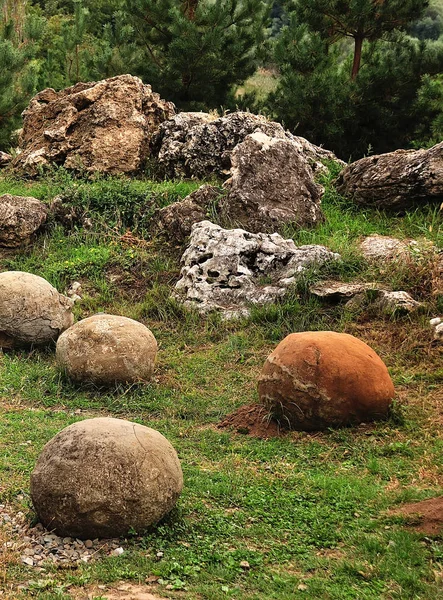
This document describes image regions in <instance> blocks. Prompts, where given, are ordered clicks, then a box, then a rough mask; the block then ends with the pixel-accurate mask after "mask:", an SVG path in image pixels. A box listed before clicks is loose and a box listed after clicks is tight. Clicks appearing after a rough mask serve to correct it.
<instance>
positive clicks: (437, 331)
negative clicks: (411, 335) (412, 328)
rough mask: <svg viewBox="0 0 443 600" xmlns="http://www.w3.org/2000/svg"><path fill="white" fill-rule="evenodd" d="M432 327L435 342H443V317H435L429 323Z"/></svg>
mask: <svg viewBox="0 0 443 600" xmlns="http://www.w3.org/2000/svg"><path fill="white" fill-rule="evenodd" d="M429 325H430V326H431V330H432V336H433V340H434V341H436V342H443V317H435V318H434V319H431V320H430V321H429Z"/></svg>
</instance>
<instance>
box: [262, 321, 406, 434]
mask: <svg viewBox="0 0 443 600" xmlns="http://www.w3.org/2000/svg"><path fill="white" fill-rule="evenodd" d="M258 392H259V396H260V400H261V402H262V403H263V404H265V406H267V407H268V408H269V410H270V412H271V413H272V414H273V415H274V416H275V417H277V418H278V419H280V420H281V422H282V424H284V423H286V424H287V425H288V426H289V427H290V428H291V429H297V430H304V431H311V430H317V429H325V428H327V427H332V426H339V425H347V424H355V423H361V422H364V421H370V420H374V419H379V418H383V417H385V416H386V415H387V412H388V408H389V406H390V404H391V401H392V399H393V397H394V386H393V383H392V381H391V378H390V376H389V373H388V370H387V368H386V366H385V364H384V363H383V361H382V360H381V359H380V357H379V356H378V355H377V354H376V353H375V352H374V351H373V350H372V348H370V347H369V346H368V345H367V344H365V343H364V342H362V341H361V340H358V339H357V338H355V337H354V336H352V335H348V334H346V333H334V332H332V331H313V332H303V333H292V334H291V335H288V336H287V337H286V338H285V339H284V340H283V341H282V342H280V344H279V345H278V346H277V347H276V349H275V350H274V352H272V353H271V354H270V355H269V356H268V358H267V360H266V362H265V365H264V367H263V370H262V372H261V375H260V378H259V383H258Z"/></svg>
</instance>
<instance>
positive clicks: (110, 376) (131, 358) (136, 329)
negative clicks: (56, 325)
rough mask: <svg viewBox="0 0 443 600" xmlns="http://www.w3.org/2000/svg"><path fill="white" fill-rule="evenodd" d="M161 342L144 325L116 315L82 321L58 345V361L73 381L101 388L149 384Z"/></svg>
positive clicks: (96, 316) (97, 316) (66, 332)
mask: <svg viewBox="0 0 443 600" xmlns="http://www.w3.org/2000/svg"><path fill="white" fill-rule="evenodd" d="M156 355H157V342H156V339H155V337H154V336H153V334H152V333H151V331H150V330H149V329H148V328H147V327H145V326H144V325H143V324H142V323H139V322H138V321H134V320H133V319H128V318H127V317H119V316H115V315H106V314H100V315H94V316H92V317H88V318H87V319H83V320H82V321H79V322H78V323H76V324H75V325H73V326H72V327H70V328H69V329H68V330H67V331H65V332H64V334H63V335H61V336H60V337H59V339H58V342H57V349H56V356H57V362H58V364H59V365H60V367H61V368H62V369H64V370H65V372H66V373H67V374H68V375H69V377H71V378H72V379H73V380H75V381H78V382H83V381H84V382H91V383H94V384H97V385H104V386H106V385H113V384H115V383H137V382H140V381H148V380H149V379H150V378H151V376H152V373H153V371H154V365H155V358H156Z"/></svg>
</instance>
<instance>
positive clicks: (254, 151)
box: [220, 132, 324, 233]
mask: <svg viewBox="0 0 443 600" xmlns="http://www.w3.org/2000/svg"><path fill="white" fill-rule="evenodd" d="M231 161H232V169H231V177H230V179H228V181H226V183H225V184H224V187H225V189H226V190H227V195H226V196H225V197H224V198H223V200H222V202H221V203H220V214H221V216H222V218H223V219H224V221H225V222H227V223H229V224H231V225H233V226H240V227H244V228H245V229H247V230H248V231H251V232H254V233H256V232H270V233H271V232H274V231H279V230H281V228H282V227H283V226H284V225H285V224H289V223H291V224H292V223H293V224H294V225H297V226H299V227H310V226H312V225H315V224H317V223H319V222H321V221H322V220H323V214H322V211H321V208H320V200H321V197H322V195H323V191H324V190H323V188H322V187H321V186H320V185H318V184H317V183H315V181H314V176H313V172H312V169H311V168H310V166H309V163H308V161H307V160H306V158H305V156H304V155H303V154H302V153H301V152H300V151H299V149H298V148H297V147H296V145H295V144H294V142H292V141H291V140H288V139H286V138H275V137H269V136H267V135H265V134H264V133H262V132H257V133H253V134H252V135H249V136H248V137H247V138H246V139H245V141H244V142H242V143H241V144H239V145H238V146H237V147H236V148H235V150H234V151H233V153H232V155H231Z"/></svg>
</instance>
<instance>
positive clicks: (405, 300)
mask: <svg viewBox="0 0 443 600" xmlns="http://www.w3.org/2000/svg"><path fill="white" fill-rule="evenodd" d="M377 305H378V307H379V308H380V309H381V310H382V311H383V312H385V313H388V314H409V313H413V312H415V311H417V310H419V309H421V308H423V307H424V305H423V304H422V303H421V302H417V300H414V298H413V297H412V296H411V295H410V294H408V292H404V291H402V290H399V291H394V292H390V291H387V290H383V291H382V292H381V293H380V298H379V300H378V301H377Z"/></svg>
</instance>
